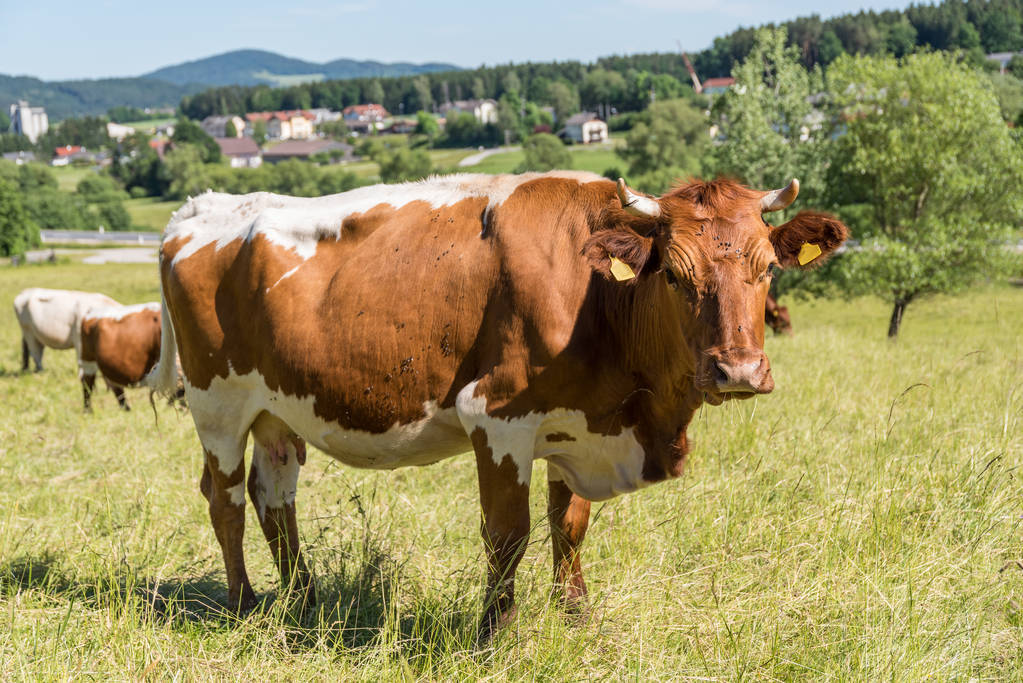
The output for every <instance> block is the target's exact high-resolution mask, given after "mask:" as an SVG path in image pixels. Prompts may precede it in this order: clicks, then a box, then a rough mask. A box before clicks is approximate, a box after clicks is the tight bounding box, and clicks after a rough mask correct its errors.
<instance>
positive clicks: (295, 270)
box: [210, 263, 302, 356]
mask: <svg viewBox="0 0 1023 683" xmlns="http://www.w3.org/2000/svg"><path fill="white" fill-rule="evenodd" d="M301 267H302V264H301V263H300V264H298V265H297V266H295V267H294V268H292V269H291V270H289V271H288V272H286V273H285V274H284V275H281V276H280V277H279V278H277V282H275V283H273V284H272V285H270V286H269V287H267V288H266V291H267V292H269V291H270V290H271V289H273V288H274V287H276V286H277V285H279V284H281V280H283V279H284V278H288V277H291V276H292V275H294V274H295V273H296V272H298V269H299V268H301ZM210 355H211V356H212V355H213V354H212V353H211V354H210Z"/></svg>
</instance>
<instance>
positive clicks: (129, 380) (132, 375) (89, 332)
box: [81, 310, 160, 410]
mask: <svg viewBox="0 0 1023 683" xmlns="http://www.w3.org/2000/svg"><path fill="white" fill-rule="evenodd" d="M81 345H82V346H81V359H82V360H83V361H90V362H94V363H96V365H97V366H98V367H99V371H100V374H102V375H103V379H105V380H106V382H107V384H108V385H109V386H110V389H111V390H112V391H113V392H114V394H115V395H116V396H117V400H118V403H119V404H120V405H121V407H122V408H125V409H127V408H128V402H127V400H126V399H125V397H124V388H125V387H132V386H135V385H137V384H139V383H140V382H141V381H142V380H143V379H144V378H145V376H146V373H148V372H149V371H150V370H152V368H153V366H154V365H156V361H157V360H158V359H159V358H160V311H150V310H143V311H139V312H137V313H130V314H128V315H126V316H124V317H123V318H121V319H120V320H114V319H113V318H99V317H96V318H94V317H89V315H88V314H86V315H85V316H83V318H82V336H81ZM95 381H96V378H95V375H87V374H84V373H83V374H82V391H83V396H84V401H85V408H86V410H88V409H89V408H90V403H91V394H92V390H93V387H94V385H95Z"/></svg>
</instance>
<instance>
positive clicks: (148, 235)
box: [39, 230, 161, 246]
mask: <svg viewBox="0 0 1023 683" xmlns="http://www.w3.org/2000/svg"><path fill="white" fill-rule="evenodd" d="M39 233H40V236H41V237H42V240H43V244H103V245H107V244H150V245H154V246H155V245H158V244H160V237H161V234H160V233H158V232H99V231H98V230H40V231H39Z"/></svg>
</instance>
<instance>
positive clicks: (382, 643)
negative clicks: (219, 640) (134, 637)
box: [0, 543, 477, 668]
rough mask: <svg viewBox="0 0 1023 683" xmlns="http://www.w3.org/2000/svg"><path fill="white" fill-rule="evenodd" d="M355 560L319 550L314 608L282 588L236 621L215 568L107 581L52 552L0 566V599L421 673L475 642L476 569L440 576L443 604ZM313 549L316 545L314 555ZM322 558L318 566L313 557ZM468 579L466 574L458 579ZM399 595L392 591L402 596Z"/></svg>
mask: <svg viewBox="0 0 1023 683" xmlns="http://www.w3.org/2000/svg"><path fill="white" fill-rule="evenodd" d="M361 545H362V548H360V550H361V551H362V552H359V553H358V555H357V556H355V557H352V556H350V555H348V554H347V553H343V552H342V551H340V550H336V551H333V552H329V551H328V552H327V553H326V554H327V555H334V556H333V557H323V558H321V561H320V562H318V563H317V569H318V570H319V571H317V572H316V573H317V574H318V575H317V577H316V584H317V604H316V605H315V606H313V607H304V606H303V605H300V604H298V600H297V598H295V597H294V596H295V595H296V594H293V593H290V592H289V591H287V590H286V589H282V590H278V591H271V592H269V593H266V594H264V595H262V596H261V602H260V604H259V605H258V606H257V607H256V608H255V609H254V610H252V611H251V612H249V613H247V614H243V615H240V616H239V615H238V614H237V613H235V612H234V611H233V610H231V609H230V606H229V605H228V603H227V586H226V583H225V581H224V574H223V572H222V571H213V572H208V573H204V574H200V575H196V576H188V577H172V578H160V579H158V580H154V579H153V578H151V577H144V576H142V575H141V574H140V573H139V572H137V571H134V570H133V569H132V567H130V566H129V565H127V564H120V565H118V567H117V568H116V570H115V569H114V568H111V573H110V574H109V575H102V576H91V577H76V576H72V575H70V574H68V573H67V572H66V571H64V570H62V569H61V568H60V565H61V562H60V557H58V556H56V555H53V554H44V555H41V556H22V557H19V558H16V559H13V560H11V561H8V562H6V563H4V564H0V596H13V595H16V594H18V593H22V592H25V591H38V592H41V593H43V594H45V595H48V596H53V597H56V598H59V599H63V600H67V601H69V602H75V603H79V604H85V605H88V606H90V607H93V608H98V609H115V610H127V611H134V612H135V613H136V616H137V618H138V619H139V621H140V622H142V623H158V624H165V625H168V626H170V627H171V628H175V629H179V630H187V631H189V632H195V629H196V627H197V626H198V627H200V628H206V629H208V630H210V631H211V632H212V631H214V630H221V629H224V628H250V629H257V630H258V629H267V630H280V629H283V631H284V632H285V634H286V637H287V643H288V649H290V650H293V651H312V650H327V651H334V652H345V653H347V654H348V656H351V655H352V654H353V653H357V652H358V651H359V650H364V649H369V648H379V647H384V648H385V649H387V650H388V651H389V652H390V653H391V654H392V656H396V657H400V658H402V659H403V660H404V661H406V662H410V663H414V662H417V661H418V662H421V663H423V665H424V666H425V667H426V668H429V666H430V662H436V661H438V660H440V659H442V658H443V657H444V656H447V655H450V654H451V653H452V652H454V651H466V650H471V649H472V647H473V645H472V644H473V643H474V638H475V618H476V609H475V607H476V605H475V602H476V601H475V599H474V596H475V595H476V593H477V592H476V590H475V582H476V580H477V579H476V573H475V572H474V571H473V572H464V573H462V574H464V575H459V576H454V577H449V578H450V579H452V580H454V581H455V582H456V586H457V588H456V589H455V590H448V591H445V593H446V594H447V595H449V596H452V597H451V598H450V599H449V600H438V599H436V598H426V597H423V596H422V595H411V596H409V595H407V593H409V592H413V593H414V592H416V590H417V583H416V582H414V581H406V580H404V578H403V576H402V573H403V572H402V570H401V567H400V566H399V565H398V564H397V563H395V562H394V561H393V559H392V558H391V557H390V556H389V555H388V554H387V553H385V552H384V551H382V550H380V549H379V548H371V547H367V546H366V545H365V544H364V543H363V544H361ZM321 550H322V549H321ZM323 560H326V561H323ZM469 574H471V578H470V577H469V576H468V575H469ZM403 593H404V594H405V595H402V594H403Z"/></svg>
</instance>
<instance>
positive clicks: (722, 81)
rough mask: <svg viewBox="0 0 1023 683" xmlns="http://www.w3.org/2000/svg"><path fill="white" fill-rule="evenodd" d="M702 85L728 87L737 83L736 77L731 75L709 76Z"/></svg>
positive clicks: (706, 86)
mask: <svg viewBox="0 0 1023 683" xmlns="http://www.w3.org/2000/svg"><path fill="white" fill-rule="evenodd" d="M701 85H703V87H704V88H727V87H729V86H732V85H735V79H734V78H732V77H731V76H725V77H724V78H708V79H707V80H705V81H704V82H703V83H702V84H701Z"/></svg>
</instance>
